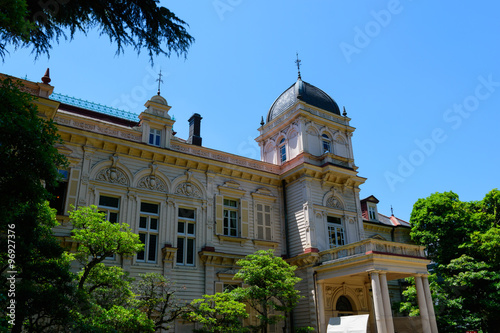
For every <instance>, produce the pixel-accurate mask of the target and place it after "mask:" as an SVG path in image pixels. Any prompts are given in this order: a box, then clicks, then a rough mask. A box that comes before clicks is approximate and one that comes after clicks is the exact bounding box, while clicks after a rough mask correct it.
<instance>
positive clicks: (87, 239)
mask: <svg viewBox="0 0 500 333" xmlns="http://www.w3.org/2000/svg"><path fill="white" fill-rule="evenodd" d="M69 217H70V219H71V221H72V223H73V226H74V228H75V229H73V231H72V232H73V239H74V241H76V242H77V243H79V246H78V251H77V254H76V255H75V257H76V259H77V260H78V261H79V262H80V263H81V264H82V265H83V273H82V274H81V275H80V282H79V284H78V288H79V289H83V286H84V284H85V281H86V279H87V278H88V275H89V274H90V272H91V270H92V269H93V268H94V267H95V266H96V265H97V264H99V263H101V262H102V261H104V259H105V258H106V257H111V256H113V255H117V254H119V255H122V256H132V255H134V254H135V253H137V252H138V251H141V250H143V249H144V244H142V243H141V241H140V240H139V235H137V234H134V233H133V232H132V230H131V229H130V226H129V225H128V224H126V223H122V224H120V223H112V222H109V221H107V220H106V215H105V214H104V213H101V212H99V211H98V210H97V206H94V205H92V206H89V207H79V208H78V209H77V210H73V211H72V212H70V214H69Z"/></svg>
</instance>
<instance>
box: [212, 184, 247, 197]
mask: <svg viewBox="0 0 500 333" xmlns="http://www.w3.org/2000/svg"><path fill="white" fill-rule="evenodd" d="M218 189H219V192H220V194H222V195H234V196H237V197H239V198H241V197H243V196H244V195H245V193H246V191H245V190H242V189H241V188H240V184H239V183H237V182H235V181H233V180H228V181H226V182H224V185H219V186H218Z"/></svg>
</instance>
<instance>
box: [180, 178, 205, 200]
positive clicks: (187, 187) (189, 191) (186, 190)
mask: <svg viewBox="0 0 500 333" xmlns="http://www.w3.org/2000/svg"><path fill="white" fill-rule="evenodd" d="M174 193H175V194H179V195H184V196H186V197H193V198H201V197H202V195H201V191H200V189H199V188H198V186H196V185H195V184H193V183H190V182H188V181H186V182H183V183H180V184H179V185H177V187H176V188H175V191H174Z"/></svg>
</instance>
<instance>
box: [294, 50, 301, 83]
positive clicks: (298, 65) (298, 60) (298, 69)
mask: <svg viewBox="0 0 500 333" xmlns="http://www.w3.org/2000/svg"><path fill="white" fill-rule="evenodd" d="M295 53H296V54H297V60H295V63H296V64H297V71H298V72H299V80H302V78H301V77H300V62H301V60H300V59H299V52H295Z"/></svg>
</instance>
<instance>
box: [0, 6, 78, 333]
mask: <svg viewBox="0 0 500 333" xmlns="http://www.w3.org/2000/svg"><path fill="white" fill-rule="evenodd" d="M7 6H10V4H8V5H7ZM2 10H3V7H2ZM8 19H10V18H6V17H4V16H2V14H0V20H8ZM0 86H1V87H0V100H1V101H2V103H0V232H1V234H2V235H8V234H10V236H9V237H8V238H7V237H1V238H0V248H1V249H2V250H1V251H0V273H2V276H3V278H2V280H1V282H0V289H1V290H0V293H1V294H2V295H5V296H7V294H8V290H9V284H8V283H7V280H6V278H5V274H8V275H9V276H10V275H11V274H12V273H7V272H8V271H16V272H17V273H16V274H15V275H16V276H15V277H16V278H17V280H16V283H15V286H16V291H15V293H16V295H15V299H16V318H15V326H14V327H12V331H13V332H20V331H21V330H22V328H23V325H24V324H25V325H27V326H26V327H28V328H29V330H30V331H34V332H36V331H40V330H42V329H43V327H44V326H45V325H48V323H53V324H56V323H57V324H60V323H63V322H64V321H66V320H67V319H68V318H69V310H68V308H67V305H68V303H71V301H70V300H71V297H72V286H71V281H72V275H71V273H70V272H69V265H68V260H67V258H65V257H64V255H63V253H64V251H63V249H62V248H61V246H60V245H59V243H58V242H57V241H56V240H55V238H54V237H53V235H52V231H51V228H52V227H53V226H55V225H56V224H57V222H56V220H55V214H54V212H53V211H52V210H50V208H49V207H48V205H47V204H46V203H45V201H46V200H48V199H49V198H50V194H49V192H48V191H47V190H46V188H45V186H44V185H47V186H50V185H54V184H56V183H57V180H58V168H59V167H64V166H65V165H66V161H65V159H64V157H63V156H61V155H60V154H59V153H58V151H57V149H56V148H55V147H54V145H55V144H56V143H58V142H59V137H58V135H57V130H56V127H55V125H54V123H53V122H52V121H47V120H44V119H42V118H39V117H38V112H37V108H36V106H35V105H34V104H33V97H32V96H30V95H26V94H24V93H23V92H22V91H21V88H20V87H21V86H22V85H21V83H20V82H14V81H12V80H11V79H9V78H7V79H3V80H1V81H0ZM9 242H10V245H11V250H14V252H15V253H11V254H10V255H11V257H8V256H7V254H8V251H7V250H8V245H9ZM14 243H15V248H13V247H12V246H14ZM9 259H10V260H11V261H10V263H9V261H8V260H9ZM6 302H9V297H3V298H2V299H1V300H0V304H1V308H2V310H1V311H2V313H5V309H6V307H7V304H6ZM2 317H3V318H5V317H4V316H2ZM1 325H2V326H3V327H7V325H8V323H7V321H5V320H4V321H2V322H1Z"/></svg>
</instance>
